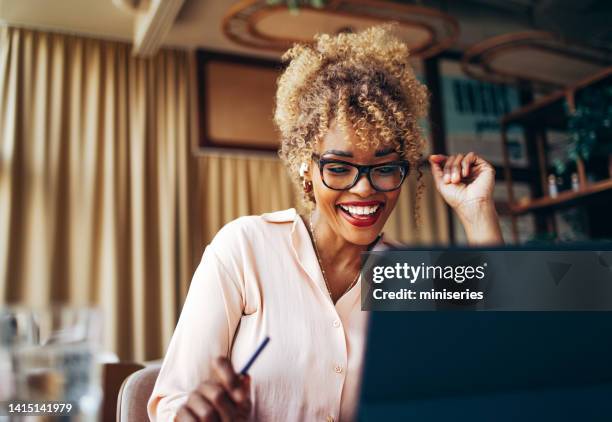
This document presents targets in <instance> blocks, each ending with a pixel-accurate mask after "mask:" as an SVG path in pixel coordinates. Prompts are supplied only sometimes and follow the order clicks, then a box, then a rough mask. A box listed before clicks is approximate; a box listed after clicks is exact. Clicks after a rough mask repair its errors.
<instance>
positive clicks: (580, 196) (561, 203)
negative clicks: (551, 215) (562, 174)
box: [510, 179, 612, 215]
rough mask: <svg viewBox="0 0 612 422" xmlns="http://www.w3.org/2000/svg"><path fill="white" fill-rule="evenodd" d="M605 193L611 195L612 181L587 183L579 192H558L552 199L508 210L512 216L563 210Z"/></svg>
mask: <svg viewBox="0 0 612 422" xmlns="http://www.w3.org/2000/svg"><path fill="white" fill-rule="evenodd" d="M605 192H608V193H612V179H606V180H602V181H599V182H594V183H589V184H587V185H586V186H585V187H584V188H582V189H580V190H579V191H569V190H568V191H563V192H559V195H557V196H556V197H554V198H553V197H550V196H545V197H542V198H536V199H532V200H530V201H529V202H527V203H524V204H513V205H512V206H511V207H510V210H511V212H512V214H514V215H520V214H525V213H528V212H530V211H538V210H543V209H549V208H565V207H569V206H571V205H574V204H576V203H578V202H581V201H583V200H586V199H589V198H592V197H594V196H595V195H597V194H601V193H605Z"/></svg>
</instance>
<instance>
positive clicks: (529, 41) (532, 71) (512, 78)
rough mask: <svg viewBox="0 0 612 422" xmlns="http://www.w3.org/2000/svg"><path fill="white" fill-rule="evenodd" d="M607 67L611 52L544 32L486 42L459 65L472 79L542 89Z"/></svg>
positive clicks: (474, 48)
mask: <svg viewBox="0 0 612 422" xmlns="http://www.w3.org/2000/svg"><path fill="white" fill-rule="evenodd" d="M610 65H612V54H611V53H610V51H605V50H601V49H596V48H593V47H588V46H585V45H578V44H575V43H570V42H567V41H564V40H562V39H561V38H560V37H558V36H556V35H554V34H552V33H549V32H545V31H525V32H516V33H511V34H504V35H500V36H497V37H493V38H489V39H487V40H484V41H482V42H479V43H477V44H476V45H474V46H473V47H471V48H469V49H468V50H467V51H466V52H465V54H464V55H463V59H462V62H461V66H462V68H463V71H464V72H465V74H466V75H468V76H470V77H472V78H476V79H481V80H485V81H488V82H499V83H512V82H517V81H520V80H526V81H531V82H534V83H536V84H537V85H539V86H541V87H542V88H558V87H565V86H568V85H572V84H574V83H575V82H577V81H579V80H581V79H584V78H586V77H588V76H590V75H592V74H594V73H597V72H598V71H600V70H602V69H603V68H605V67H606V66H610Z"/></svg>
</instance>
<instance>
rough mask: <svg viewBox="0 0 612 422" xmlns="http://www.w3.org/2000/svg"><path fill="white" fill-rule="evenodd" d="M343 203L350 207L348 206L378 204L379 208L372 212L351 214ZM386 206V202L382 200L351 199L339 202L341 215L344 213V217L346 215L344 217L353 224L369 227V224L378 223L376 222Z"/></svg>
mask: <svg viewBox="0 0 612 422" xmlns="http://www.w3.org/2000/svg"><path fill="white" fill-rule="evenodd" d="M341 205H343V206H345V207H348V206H354V207H372V206H378V208H377V209H376V211H375V212H374V213H372V214H365V215H360V214H351V213H350V212H349V211H347V210H345V209H344V208H342V206H341ZM384 206H385V203H384V202H381V201H349V202H340V203H339V204H338V211H339V212H340V215H342V217H344V219H345V220H346V221H348V222H349V223H351V224H352V225H353V226H355V227H369V226H372V225H374V224H376V222H377V221H378V218H379V217H380V215H381V214H382V209H383V208H384Z"/></svg>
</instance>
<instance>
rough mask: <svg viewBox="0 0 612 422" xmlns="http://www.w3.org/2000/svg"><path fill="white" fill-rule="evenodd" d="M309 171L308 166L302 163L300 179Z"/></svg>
mask: <svg viewBox="0 0 612 422" xmlns="http://www.w3.org/2000/svg"><path fill="white" fill-rule="evenodd" d="M307 171H308V164H306V163H302V165H301V166H300V177H304V174H306V172H307Z"/></svg>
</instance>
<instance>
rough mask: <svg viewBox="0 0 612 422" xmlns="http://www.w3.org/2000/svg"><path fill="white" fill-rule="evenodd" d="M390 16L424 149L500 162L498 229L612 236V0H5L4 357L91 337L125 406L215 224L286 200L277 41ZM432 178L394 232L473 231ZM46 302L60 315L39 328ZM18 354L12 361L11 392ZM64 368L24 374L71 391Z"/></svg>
mask: <svg viewBox="0 0 612 422" xmlns="http://www.w3.org/2000/svg"><path fill="white" fill-rule="evenodd" d="M385 21H396V22H398V23H399V27H398V29H397V31H398V35H400V36H401V37H402V38H403V39H404V40H405V41H406V42H407V43H408V45H409V46H410V47H411V50H412V54H411V60H412V62H413V65H414V67H415V69H416V72H417V74H418V75H419V78H420V79H421V80H423V81H424V82H425V83H426V84H427V86H428V87H429V90H430V92H431V109H430V113H429V118H428V120H426V121H423V130H424V132H425V134H426V136H427V139H428V141H429V142H428V146H427V154H429V153H445V154H451V153H457V152H466V151H476V152H477V153H479V154H481V155H482V156H483V157H484V158H486V159H487V160H489V161H490V162H491V163H492V164H493V165H494V166H495V167H496V178H497V184H496V189H495V199H496V204H497V208H498V212H499V214H500V217H501V220H502V226H503V231H504V237H505V240H506V242H507V243H509V244H525V243H531V242H546V243H553V244H554V243H558V242H574V241H585V240H603V239H609V238H611V237H612V223H611V222H610V218H609V215H610V212H609V206H608V204H610V199H611V198H612V195H611V193H612V67H611V66H612V30H611V27H610V22H612V3H611V2H609V1H606V0H583V1H579V2H577V1H571V0H461V1H451V0H421V1H418V0H397V1H374V0H274V1H266V0H242V1H238V2H236V1H232V0H53V1H45V0H0V296H1V298H2V299H1V300H2V304H3V305H4V306H5V308H4V311H3V313H2V324H3V330H4V331H3V332H2V333H3V334H2V337H0V338H2V341H3V343H2V348H3V352H2V353H3V355H2V356H10V355H11V353H17V352H16V350H17V349H19V348H20V347H25V346H23V345H24V344H25V345H28V346H36V347H37V348H35V349H34V350H38V351H40V350H43V349H42V348H44V347H49V346H50V345H55V346H57V345H58V344H59V345H61V344H64V343H65V344H72V345H74V344H97V346H96V348H95V350H97V351H103V352H104V353H98V352H96V353H95V359H94V358H92V356H93V355H92V356H89V355H88V354H87V353H89V352H90V351H91V350H94V349H91V348H89V349H86V352H84V355H83V356H85V358H83V359H81V360H80V362H84V363H83V364H84V365H87V364H93V363H91V362H93V361H96V362H97V361H103V362H105V363H107V364H108V365H110V364H116V365H119V366H120V365H121V364H124V366H121V368H122V369H120V370H118V372H114V373H112V374H110V373H111V372H110V371H111V370H110V369H108V370H107V372H104V373H102V374H101V375H100V379H99V380H98V381H96V380H95V377H93V376H92V377H91V379H90V378H88V377H87V376H86V377H85V379H86V381H87V382H90V383H93V384H95V383H99V384H100V385H101V386H102V385H103V390H104V400H103V401H102V402H100V404H99V409H100V414H104V415H106V416H104V417H105V418H106V417H110V416H108V415H110V414H113V417H114V413H113V412H114V410H113V409H114V408H113V406H115V403H114V401H113V400H116V395H117V390H118V386H119V385H121V382H122V381H123V379H124V378H125V376H126V375H127V374H129V373H130V372H133V371H134V370H136V369H138V368H140V367H141V365H144V364H146V363H149V362H156V361H157V360H158V359H160V358H161V357H162V356H163V353H164V350H165V347H166V346H167V344H168V342H169V340H170V336H171V335H172V332H173V329H174V326H175V324H176V321H177V317H178V315H179V312H180V309H181V306H182V303H183V300H184V298H185V295H186V292H187V288H188V286H189V282H190V279H191V275H192V273H193V271H194V269H195V266H196V265H197V263H198V261H199V259H200V257H201V254H202V251H203V248H204V247H205V245H206V244H207V243H208V242H209V241H210V240H211V239H212V237H213V236H214V234H215V233H216V232H217V231H218V230H219V229H220V228H221V227H222V226H223V225H224V224H225V223H227V222H229V221H231V220H232V219H235V218H237V217H239V216H242V215H249V214H260V213H263V212H268V211H273V210H280V209H285V208H289V207H292V206H295V204H296V202H295V200H296V197H295V195H294V192H293V190H292V187H291V185H290V182H289V178H288V177H287V176H286V175H285V169H284V167H283V166H282V164H281V162H280V161H279V159H278V158H277V155H276V153H275V150H276V149H277V147H278V136H277V133H276V132H275V129H274V127H273V124H272V112H273V107H274V94H275V82H276V78H277V77H278V75H279V73H280V72H281V70H282V68H283V65H282V63H281V61H280V56H281V54H282V52H283V51H284V50H286V49H287V48H288V47H290V46H291V45H292V44H293V43H294V42H308V40H311V39H312V37H313V35H314V34H316V33H321V32H326V33H338V32H342V31H358V30H360V29H363V28H366V27H368V26H371V25H374V24H379V23H381V22H385ZM425 180H426V182H427V184H428V186H427V189H426V191H425V194H424V195H423V197H422V200H421V203H420V204H418V205H419V208H420V213H421V218H420V221H419V224H418V225H417V226H415V224H414V218H413V217H414V216H413V209H414V205H415V204H414V186H415V180H414V178H412V179H410V180H408V182H407V184H408V185H407V187H408V188H407V189H404V191H403V193H402V197H401V199H400V201H399V204H398V206H397V209H396V211H395V212H394V214H393V216H392V217H391V219H390V221H389V222H388V225H387V226H386V228H385V234H386V235H387V236H389V237H390V238H394V239H396V240H398V241H400V242H404V243H408V244H411V245H453V244H463V243H465V234H464V233H463V232H462V229H461V227H460V225H459V224H458V221H456V220H455V219H454V217H453V216H452V214H451V213H450V211H449V209H448V208H447V207H446V206H445V204H444V203H443V201H442V200H441V198H439V196H438V195H437V193H436V192H435V189H434V188H433V186H432V185H431V177H430V175H429V172H428V169H427V168H426V167H425ZM51 305H53V306H52V307H51ZM53 315H55V317H54V316H53ZM57 315H61V317H58V316H57ZM46 320H53V321H63V322H61V323H59V324H56V325H57V327H58V328H57V330H56V331H57V332H54V331H53V329H49V330H51V331H49V334H48V335H42V334H41V332H42V331H41V330H42V325H41V324H42V322H41V321H46ZM92 321H96V323H95V324H93V323H92ZM92 324H93V325H92ZM54 326H55V325H53V324H51V325H49V327H54ZM78 327H81V328H78ZM83 327H87V328H83ZM91 327H96V328H91ZM77 328H78V330H79V331H78V332H79V333H80V334H79V335H78V336H76V337H75V336H73V335H70V334H69V333H70V332H71V330H77ZM58 333H59V334H58ZM67 333H68V334H67ZM45 339H46V340H45ZM49 339H54V340H53V341H51V340H49ZM94 339H95V340H94ZM92 347H93V346H92ZM19 350H22V349H19ZM71 350H72V349H71ZM54 353H55V352H54ZM57 353H60V354H61V353H63V352H61V350H60V352H57ZM48 355H49V354H48V353H47V356H48ZM87 356H89V357H87ZM100 356H101V357H100ZM6 359H8V358H6ZM24 359H26V358H24ZM26 361H27V362H29V363H27V364H23V365H21V366H19V365H12V366H11V364H8V363H7V364H6V365H4V366H2V367H1V368H3V369H0V370H3V371H5V372H6V373H12V375H13V376H12V379H13V381H11V383H9V382H8V381H6V382H5V383H4V385H3V386H2V388H0V392H1V393H2V394H4V396H5V397H9V396H10V395H11V394H13V395H15V394H18V390H19V388H17V387H18V386H17V384H19V382H18V379H20V378H19V377H20V376H22V375H23V374H21V373H20V372H19V371H26V370H27V368H28V365H34V364H35V362H36V360H32V359H30V360H27V359H26V360H24V362H26ZM6 362H8V361H6V360H5V363H6ZM33 362H34V363H33ZM54 362H55V363H53V364H49V365H51V366H50V367H55V368H56V370H57V371H59V372H58V373H59V374H60V375H61V374H62V373H64V374H65V372H66V371H69V370H71V369H69V368H68V369H66V368H65V367H64V366H61V365H59V364H57V362H58V361H57V360H56V361H54ZM39 363H40V361H39ZM53 365H55V366H53ZM87 371H88V370H87V369H85V370H84V372H83V374H89V372H87ZM109 374H110V375H109ZM0 378H2V379H3V381H4V380H5V379H7V380H8V378H3V377H1V376H0ZM26 381H27V380H26ZM30 381H31V380H30ZM54 382H55V381H53V379H51V380H49V379H46V380H45V381H44V382H43V381H40V380H39V381H38V384H36V383H34V384H35V385H38V386H39V387H40V385H43V384H44V385H45V386H46V387H45V388H47V387H48V388H51V387H49V386H50V385H51V386H54V385H55V387H53V388H51V389H52V390H53V389H55V390H57V389H59V390H57V391H59V393H58V394H60V397H61V396H62V394H63V395H69V391H68V390H70V389H68V388H67V387H66V386H65V385H64V384H66V383H64V384H62V383H59V382H57V383H55V384H54ZM9 384H10V385H9ZM26 384H27V385H29V386H30V387H32V385H34V384H32V383H31V382H29V381H28V382H26ZM31 384H32V385H31ZM56 384H57V385H56ZM58 385H59V387H58ZM62 385H64V386H63V387H61V386H62ZM30 387H28V388H30ZM32 388H33V387H32ZM40 388H42V387H40ZM40 388H39V389H40ZM62 388H63V389H62ZM101 388H102V387H101ZM9 390H10V391H9ZM26 390H27V388H26ZM55 390H54V391H55ZM72 390H74V389H72ZM72 390H70V391H72ZM82 390H83V391H89V390H87V389H82ZM94 390H95V389H94ZM19 391H21V390H19ZM28 391H30V390H28ZM57 391H56V392H57ZM91 391H93V390H91ZM7 394H8V396H7ZM24 394H26V396H27V394H33V393H28V392H26V393H24ZM24 397H25V396H24ZM88 397H89V399H88V400H89V402H87V403H89V404H90V405H91V403H94V404H95V403H96V400H98V401H99V398H100V397H101V395H100V394H98V393H96V392H95V391H94V392H93V393H91V394H90V395H89V396H88ZM92 397H93V398H92ZM96 397H97V398H98V399H96ZM109 397H110V398H111V399H109ZM112 397H115V399H112ZM0 400H3V398H2V397H0ZM75 400H77V401H78V400H80V399H79V398H77V399H75ZM108 400H110V402H109V401H108ZM83 406H84V407H83V409H87V406H85V405H83ZM91 406H93V407H95V406H94V405H91ZM91 406H90V407H91ZM109 409H110V410H109ZM0 418H2V416H0ZM109 420H110V419H109Z"/></svg>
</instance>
